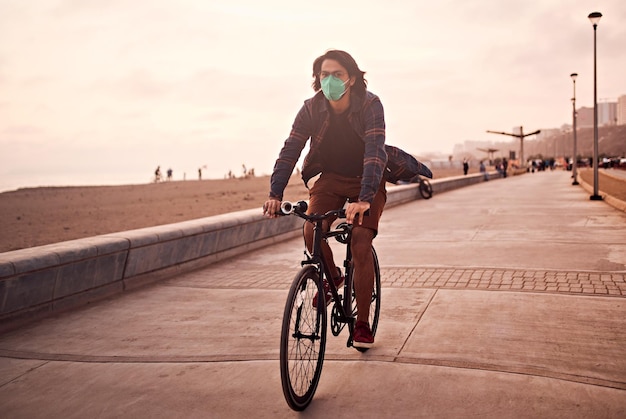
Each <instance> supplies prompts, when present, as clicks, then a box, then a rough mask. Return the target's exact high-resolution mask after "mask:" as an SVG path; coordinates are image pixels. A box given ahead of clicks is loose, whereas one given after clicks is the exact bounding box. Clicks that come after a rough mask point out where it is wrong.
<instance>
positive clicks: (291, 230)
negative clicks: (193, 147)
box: [0, 172, 499, 331]
mask: <svg viewBox="0 0 626 419" xmlns="http://www.w3.org/2000/svg"><path fill="white" fill-rule="evenodd" d="M490 176H491V177H493V178H498V177H499V175H498V174H497V173H496V172H493V173H491V174H490ZM482 181H483V179H482V175H479V174H476V175H468V176H459V177H453V178H445V179H440V180H433V181H432V182H431V183H432V186H433V192H434V194H435V197H434V198H433V199H436V194H438V193H442V192H444V191H448V190H452V189H456V188H461V187H463V186H468V185H471V184H474V183H478V182H482ZM415 199H421V196H420V194H419V191H418V189H417V185H415V184H411V185H400V186H391V187H389V188H388V193H387V206H388V207H389V206H394V205H399V204H402V203H405V202H409V201H412V200H415ZM301 227H302V220H301V219H300V218H298V217H280V218H276V219H267V218H264V217H262V215H261V211H260V209H252V210H246V211H239V212H234V213H229V214H223V215H219V216H215V217H208V218H202V219H197V220H192V221H186V222H181V223H176V224H168V225H162V226H158V227H150V228H143V229H139V230H131V231H125V232H119V233H113V234H106V235H102V236H95V237H89V238H85V239H79V240H72V241H67V242H61V243H56V244H51V245H46V246H39V247H33V248H29V249H23V250H17V251H13V252H6V253H0V331H1V330H2V329H3V328H7V327H9V324H11V325H12V326H11V327H14V326H15V324H16V321H19V320H28V319H31V318H33V317H38V316H41V315H43V314H47V313H51V312H56V311H62V310H65V309H69V308H74V307H77V306H79V305H84V304H87V303H89V302H92V301H95V300H98V299H101V298H104V297H108V296H111V295H114V294H118V293H121V292H124V291H126V290H129V289H132V288H136V287H138V286H141V285H144V284H146V283H150V282H154V281H158V280H160V279H163V278H166V277H170V276H172V275H175V274H177V273H181V272H186V271H190V270H193V269H198V268H200V267H203V266H206V265H208V264H210V263H213V262H216V261H219V260H222V259H225V258H229V257H232V256H235V255H238V254H241V253H244V252H248V251H250V250H253V249H256V248H260V247H263V246H267V245H268V244H271V243H274V242H278V241H281V240H284V239H286V238H290V237H295V236H297V235H299V234H301ZM17 323H19V322H17Z"/></svg>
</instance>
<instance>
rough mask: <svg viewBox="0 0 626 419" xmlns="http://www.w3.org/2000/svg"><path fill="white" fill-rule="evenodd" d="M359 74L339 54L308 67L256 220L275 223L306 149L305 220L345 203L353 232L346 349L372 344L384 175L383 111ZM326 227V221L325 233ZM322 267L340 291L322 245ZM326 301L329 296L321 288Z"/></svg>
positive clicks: (308, 232)
mask: <svg viewBox="0 0 626 419" xmlns="http://www.w3.org/2000/svg"><path fill="white" fill-rule="evenodd" d="M364 75H365V72H364V71H361V70H360V69H359V67H358V65H357V63H356V62H355V60H354V59H353V58H352V57H351V56H350V54H348V53H347V52H345V51H339V50H330V51H327V52H326V53H325V54H324V55H322V56H320V57H318V58H317V59H316V60H315V61H314V63H313V77H314V80H313V90H314V91H315V92H316V94H315V95H314V96H313V97H312V98H310V99H307V100H306V101H305V102H304V105H303V106H302V108H301V109H300V111H299V112H298V114H297V116H296V118H295V121H294V123H293V127H292V129H291V133H290V134H289V137H288V138H287V140H286V141H285V143H284V146H283V148H282V150H281V151H280V154H279V156H278V159H277V160H276V164H275V166H274V171H273V173H272V177H271V184H270V194H269V199H268V200H267V202H265V204H264V205H263V211H264V214H266V215H267V216H269V217H275V216H276V214H277V213H278V212H279V211H280V204H281V201H282V199H283V192H284V190H285V187H286V186H287V183H288V182H289V178H290V177H291V174H292V172H293V169H294V167H295V165H296V163H297V161H298V159H299V158H300V154H301V152H302V150H303V149H304V146H305V144H306V142H307V141H308V140H309V139H310V140H311V145H310V151H309V153H308V154H307V156H306V157H305V160H304V164H303V167H302V178H303V180H304V182H305V184H307V186H308V181H309V180H311V179H312V178H313V177H314V176H317V175H320V177H319V178H318V179H317V181H316V182H315V184H314V185H313V186H312V187H310V190H309V193H310V199H309V209H308V213H309V214H313V213H317V214H321V213H325V212H327V211H330V210H335V209H338V208H342V207H343V206H344V205H345V203H346V201H347V202H348V204H347V206H346V208H345V209H346V221H347V222H348V223H350V224H352V225H353V229H352V242H351V245H352V260H353V262H354V287H355V292H356V299H357V301H356V302H357V307H358V313H357V319H356V324H355V327H354V336H353V345H354V347H356V348H370V347H371V346H372V345H373V344H374V337H373V336H372V332H371V329H370V325H369V323H368V315H369V308H370V302H371V294H372V288H373V284H374V261H373V256H372V250H371V246H372V240H373V239H374V237H375V236H376V234H377V232H378V222H379V220H380V216H381V214H382V212H383V208H384V206H385V202H386V201H387V192H386V189H385V182H386V181H385V176H384V175H385V170H386V168H387V151H386V149H385V118H384V111H383V106H382V103H381V101H380V99H379V98H378V96H376V95H375V94H373V93H372V92H370V91H368V90H367V81H366V80H365V78H364ZM333 221H334V220H333V219H330V220H328V223H327V224H326V225H325V229H326V230H328V229H329V228H330V225H331V224H332V222H333ZM304 237H305V242H306V245H307V247H308V249H309V251H310V250H311V247H312V242H313V225H312V224H311V223H308V222H307V223H305V226H304ZM322 250H323V254H324V262H325V264H326V265H327V266H330V267H335V269H332V271H333V272H337V276H336V277H334V278H333V280H334V282H335V285H337V286H340V285H341V284H342V283H343V278H342V277H341V276H340V271H339V269H337V268H336V265H335V263H334V260H333V254H332V251H331V249H330V247H329V246H328V244H327V243H324V244H323V249H322ZM324 289H325V290H326V291H327V292H326V301H327V302H329V301H330V299H331V298H332V294H331V293H330V291H329V290H328V289H329V287H328V284H324Z"/></svg>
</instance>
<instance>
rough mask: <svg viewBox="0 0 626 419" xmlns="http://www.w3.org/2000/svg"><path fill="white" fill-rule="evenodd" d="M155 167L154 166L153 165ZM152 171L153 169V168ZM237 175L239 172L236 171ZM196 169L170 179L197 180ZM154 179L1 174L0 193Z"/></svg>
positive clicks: (115, 174) (216, 175)
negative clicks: (24, 189) (45, 187)
mask: <svg viewBox="0 0 626 419" xmlns="http://www.w3.org/2000/svg"><path fill="white" fill-rule="evenodd" d="M155 169H156V167H155ZM153 171H154V170H153ZM236 175H237V176H239V175H240V174H239V173H237V174H236ZM161 176H162V179H163V180H165V178H166V177H167V168H165V169H163V168H161ZM224 177H225V174H222V173H218V172H215V173H212V172H211V171H209V170H206V169H203V172H202V179H223V178H224ZM197 179H198V172H197V170H195V171H193V172H192V173H185V172H182V173H177V172H176V171H174V173H173V176H172V180H176V181H180V180H197ZM153 181H154V173H151V172H147V173H146V172H129V173H119V172H107V173H93V172H88V173H84V172H76V173H46V174H29V175H2V176H0V193H2V192H7V191H14V190H17V189H22V188H36V187H43V186H55V187H60V186H101V185H140V184H147V183H151V182H153Z"/></svg>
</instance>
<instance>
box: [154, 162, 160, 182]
mask: <svg viewBox="0 0 626 419" xmlns="http://www.w3.org/2000/svg"><path fill="white" fill-rule="evenodd" d="M160 181H161V166H157V168H156V170H155V171H154V182H155V183H157V182H160Z"/></svg>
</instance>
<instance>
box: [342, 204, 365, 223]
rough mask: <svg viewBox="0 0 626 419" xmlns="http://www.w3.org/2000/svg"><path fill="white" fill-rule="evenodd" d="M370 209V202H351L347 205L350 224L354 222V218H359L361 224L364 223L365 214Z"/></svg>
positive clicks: (347, 216)
mask: <svg viewBox="0 0 626 419" xmlns="http://www.w3.org/2000/svg"><path fill="white" fill-rule="evenodd" d="M369 209H370V203H369V202H362V201H358V202H350V203H348V205H347V206H346V221H347V222H348V224H353V223H354V220H355V219H357V218H358V222H359V225H361V224H362V223H363V214H364V213H365V211H367V210H369Z"/></svg>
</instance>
